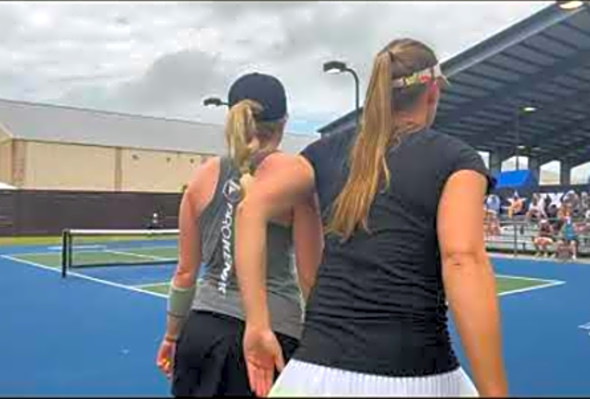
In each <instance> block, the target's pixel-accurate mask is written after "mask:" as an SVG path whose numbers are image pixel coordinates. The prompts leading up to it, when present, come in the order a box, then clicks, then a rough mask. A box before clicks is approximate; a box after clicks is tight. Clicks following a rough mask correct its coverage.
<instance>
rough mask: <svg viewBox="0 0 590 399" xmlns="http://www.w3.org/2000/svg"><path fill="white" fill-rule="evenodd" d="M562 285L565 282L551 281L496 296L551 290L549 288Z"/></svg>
mask: <svg viewBox="0 0 590 399" xmlns="http://www.w3.org/2000/svg"><path fill="white" fill-rule="evenodd" d="M564 284H565V281H552V282H549V283H546V284H539V285H535V286H533V287H526V288H519V289H516V290H510V291H504V292H500V293H499V294H498V296H507V295H511V294H522V293H523V292H529V291H535V290H540V289H544V288H551V287H556V286H558V285H564Z"/></svg>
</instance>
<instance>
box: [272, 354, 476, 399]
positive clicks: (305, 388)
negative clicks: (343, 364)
mask: <svg viewBox="0 0 590 399" xmlns="http://www.w3.org/2000/svg"><path fill="white" fill-rule="evenodd" d="M294 396H463V397H465V396H469V397H477V396H479V395H478V392H477V390H476V389H475V386H474V385H473V383H472V382H471V379H470V378H469V376H468V375H467V373H465V371H463V369H462V368H460V367H459V368H458V369H456V370H454V371H451V372H448V373H443V374H434V375H428V376H425V377H388V376H381V375H373V374H363V373H357V372H353V371H346V370H340V369H334V368H330V367H325V366H319V365H316V364H311V363H306V362H301V361H298V360H294V359H293V360H291V361H289V363H288V364H287V365H286V366H285V369H284V370H283V371H282V373H281V374H280V375H279V378H278V379H277V381H276V382H275V384H274V385H273V387H272V389H271V391H270V394H269V397H294Z"/></svg>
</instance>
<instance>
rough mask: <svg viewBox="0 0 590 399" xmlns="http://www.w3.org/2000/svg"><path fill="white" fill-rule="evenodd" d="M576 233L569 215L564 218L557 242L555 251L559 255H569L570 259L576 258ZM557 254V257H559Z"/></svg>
mask: <svg viewBox="0 0 590 399" xmlns="http://www.w3.org/2000/svg"><path fill="white" fill-rule="evenodd" d="M578 244H579V242H578V233H577V231H576V228H575V226H574V223H573V221H572V218H571V217H570V216H568V217H566V218H565V221H564V223H563V226H562V228H561V234H560V240H559V242H558V244H557V253H558V256H559V255H561V256H562V255H564V254H567V256H568V257H569V256H570V255H571V258H572V259H574V260H575V259H577V257H578V256H577V255H578ZM561 256H559V257H561Z"/></svg>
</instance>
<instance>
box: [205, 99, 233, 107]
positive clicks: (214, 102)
mask: <svg viewBox="0 0 590 399" xmlns="http://www.w3.org/2000/svg"><path fill="white" fill-rule="evenodd" d="M203 105H204V106H205V107H221V106H222V105H229V104H228V103H227V102H225V101H223V100H222V99H221V98H219V97H207V98H206V99H204V100H203Z"/></svg>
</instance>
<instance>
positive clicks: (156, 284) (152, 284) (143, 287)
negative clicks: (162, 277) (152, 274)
mask: <svg viewBox="0 0 590 399" xmlns="http://www.w3.org/2000/svg"><path fill="white" fill-rule="evenodd" d="M169 284H170V281H162V282H161V283H150V284H138V285H134V286H133V287H135V288H139V289H145V288H148V287H157V286H159V285H169Z"/></svg>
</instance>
